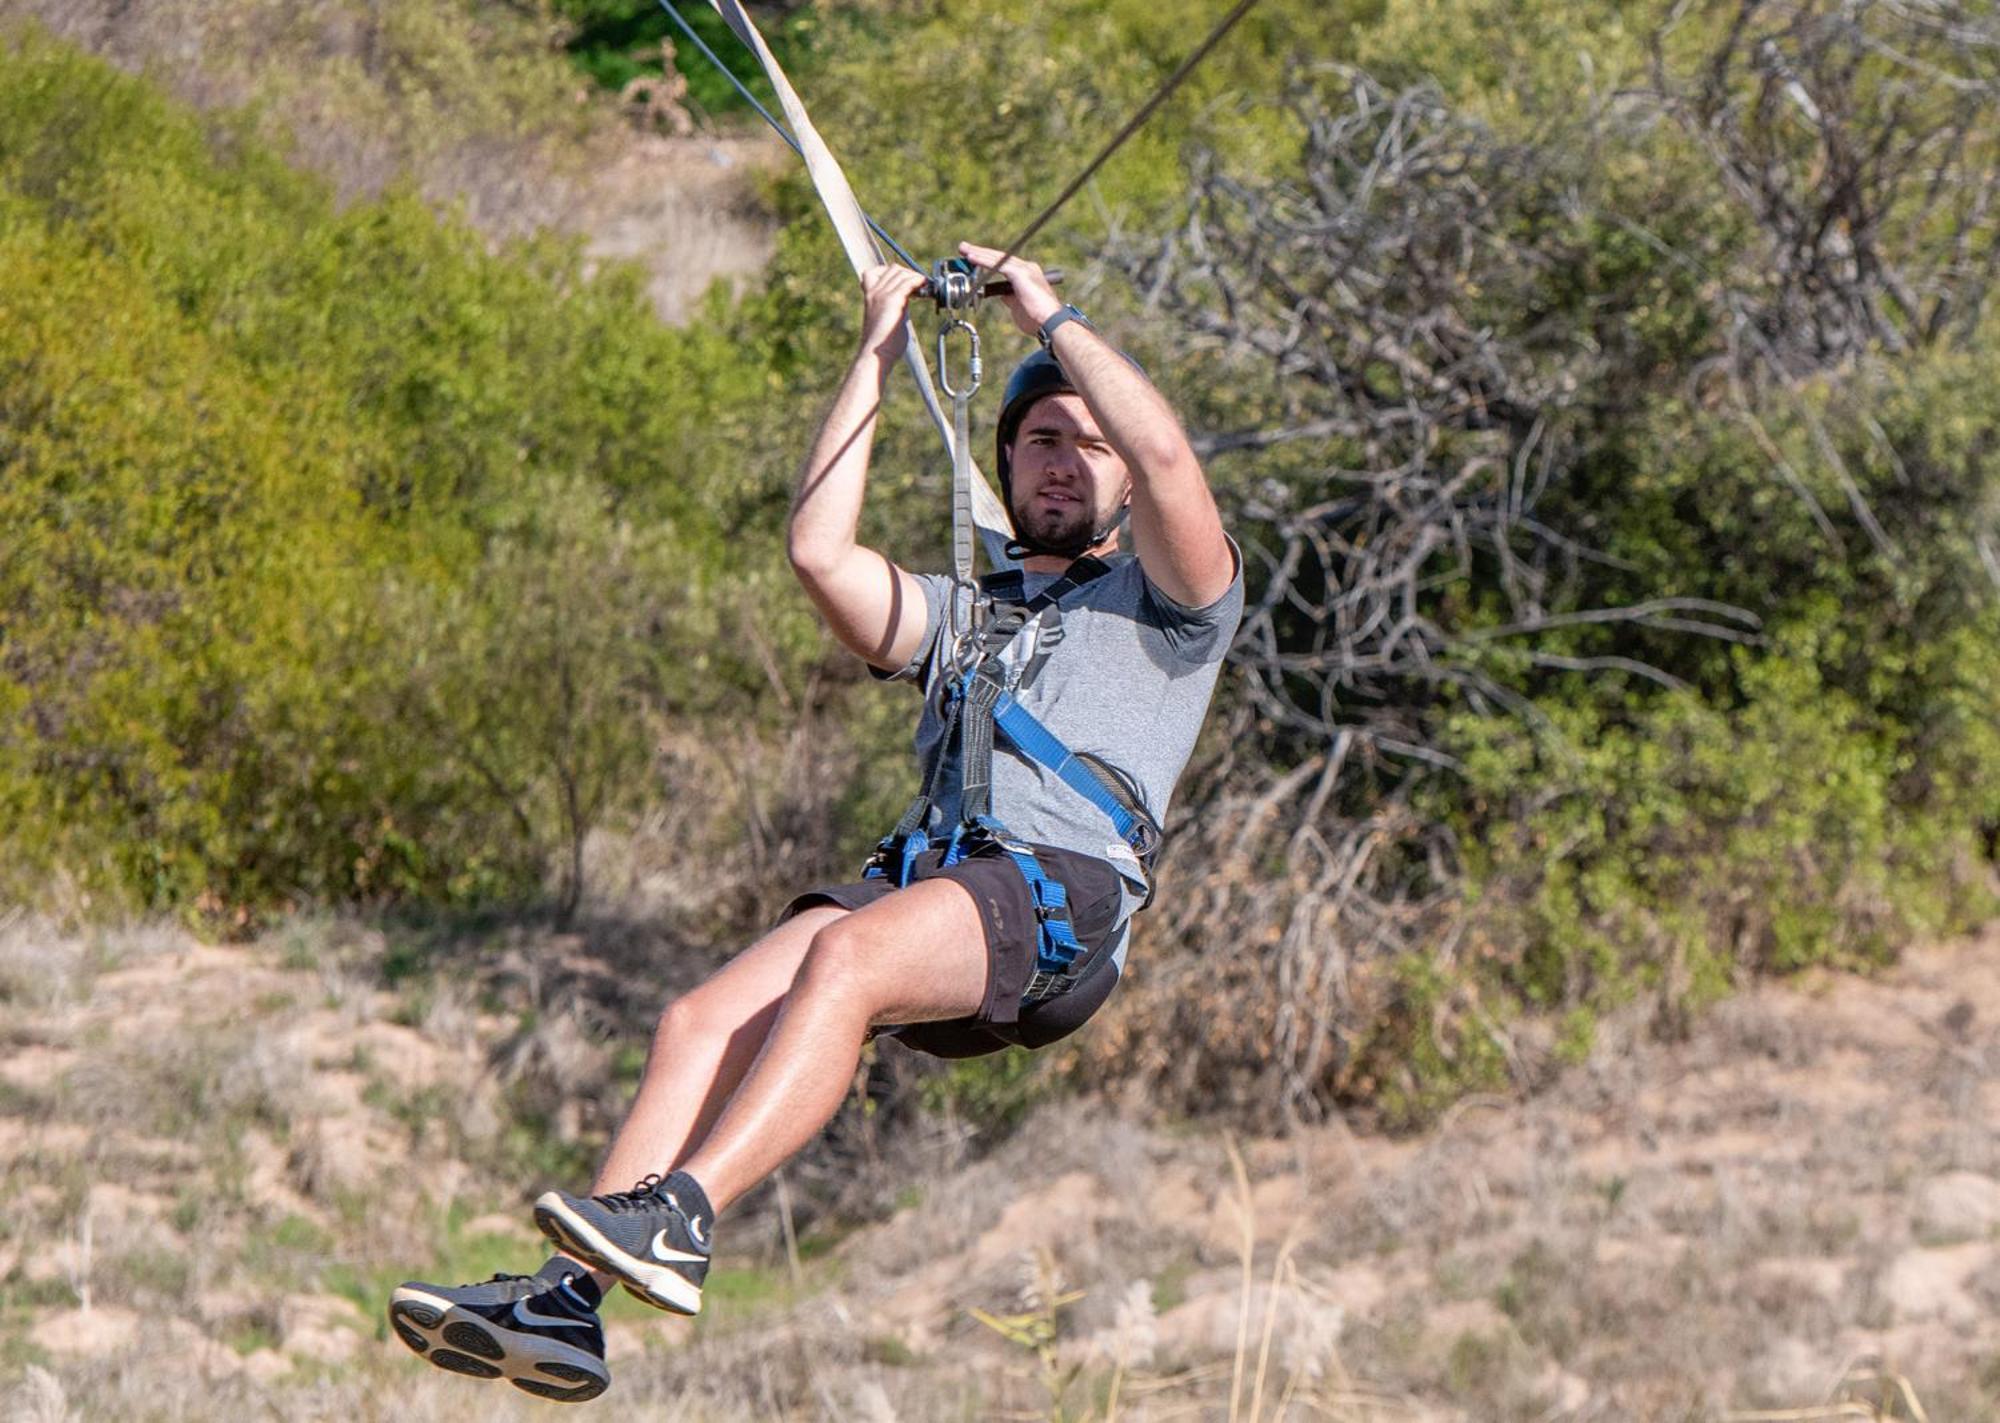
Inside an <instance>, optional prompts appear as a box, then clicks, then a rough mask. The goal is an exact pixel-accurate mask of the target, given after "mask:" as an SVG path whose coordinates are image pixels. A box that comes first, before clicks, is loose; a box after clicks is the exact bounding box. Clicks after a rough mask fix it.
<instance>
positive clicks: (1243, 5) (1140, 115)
mask: <svg viewBox="0 0 2000 1423" xmlns="http://www.w3.org/2000/svg"><path fill="white" fill-rule="evenodd" d="M659 5H660V8H661V9H662V10H665V11H666V12H667V18H669V19H670V20H672V21H673V22H674V24H675V25H676V26H677V27H678V28H679V30H680V32H681V33H682V34H684V35H686V36H687V37H688V39H689V40H690V41H692V42H693V44H694V46H695V48H696V49H698V50H700V51H701V53H702V55H703V56H704V57H705V58H706V59H707V60H708V62H709V63H710V64H712V65H714V66H715V67H716V69H717V70H718V71H720V72H721V74H722V77H723V78H725V79H727V80H728V81H729V82H730V83H731V84H732V85H734V86H735V88H736V92H737V93H738V94H740V95H742V96H743V98H744V100H745V101H746V102H747V103H748V104H749V105H750V107H751V108H753V109H755V110H756V111H757V112H758V113H759V114H761V115H762V116H763V119H764V122H765V123H767V124H769V125H770V126H771V128H772V131H773V132H775V133H776V134H777V135H778V137H779V138H782V139H783V140H784V141H785V143H786V145H787V146H788V147H789V148H790V149H791V150H792V152H793V153H796V154H798V156H799V157H800V158H804V157H805V153H804V151H803V150H802V149H800V147H799V143H798V140H797V139H795V138H793V137H792V135H791V133H790V132H789V131H788V130H787V129H786V128H785V126H784V125H783V124H782V123H780V122H778V120H777V118H776V116H775V115H773V114H772V113H771V111H770V110H769V109H767V108H765V107H764V105H763V104H762V103H760V102H759V101H758V99H757V96H756V95H755V94H752V93H751V92H750V88H749V86H748V85H746V84H745V83H744V82H743V81H742V80H741V79H739V78H737V76H736V71H734V70H733V69H731V68H730V67H729V66H728V65H727V64H724V63H723V62H722V59H721V57H720V56H719V55H717V54H716V52H715V51H714V50H712V49H710V48H709V46H708V43H707V41H705V40H703V39H702V37H701V36H700V35H699V34H697V33H696V32H695V28H694V26H692V25H690V24H689V23H688V22H687V20H686V18H685V17H683V16H682V14H681V12H680V11H679V10H677V9H675V8H674V5H673V0H659ZM1256 5H1257V0H1237V3H1236V5H1235V7H1234V8H1233V9H1231V10H1230V12H1229V13H1228V14H1226V15H1224V16H1223V17H1222V19H1221V20H1219V21H1217V22H1216V26H1215V28H1214V29H1212V30H1210V31H1209V32H1208V38H1207V39H1205V40H1203V41H1202V42H1201V43H1200V44H1199V45H1197V46H1195V48H1194V50H1193V51H1192V52H1190V53H1189V55H1188V57H1187V58H1186V59H1184V60H1182V61H1181V63H1180V67H1179V68H1177V69H1176V70H1174V72H1173V73H1172V74H1170V75H1168V76H1167V78H1166V79H1165V80H1164V81H1163V82H1162V83H1161V84H1160V87H1159V88H1158V89H1155V90H1154V91H1153V96H1152V97H1151V98H1150V99H1148V100H1146V102H1145V103H1144V104H1141V105H1140V106H1139V108H1138V110H1137V112H1135V113H1134V114H1133V115H1132V117H1131V118H1129V119H1127V120H1126V121H1125V126H1124V127H1123V128H1121V129H1119V130H1118V132H1117V133H1115V134H1113V135H1112V136H1111V138H1110V141H1109V142H1107V143H1106V144H1105V145H1104V147H1103V148H1101V149H1099V150H1098V153H1097V156H1096V157H1095V158H1093V159H1091V160H1090V162H1089V164H1088V165H1086V166H1085V168H1084V170H1083V171H1082V172H1081V173H1079V174H1077V175H1076V177H1075V178H1073V179H1071V180H1070V184H1069V186H1068V187H1066V188H1064V189H1063V190H1062V192H1060V193H1059V194H1057V195H1056V199H1055V201H1054V202H1052V203H1050V204H1049V205H1048V206H1047V207H1046V208H1044V209H1042V212H1041V215H1040V216H1039V217H1037V218H1036V219H1035V220H1034V221H1033V222H1031V223H1029V224H1028V225H1027V227H1025V228H1023V229H1022V231H1021V234H1020V235H1019V236H1018V237H1016V238H1015V239H1014V240H1013V241H1012V242H1009V243H1008V244H1007V245H1006V247H1004V248H1003V249H1001V250H1002V253H1003V255H1002V256H1001V258H1000V261H999V262H996V263H994V266H995V267H998V266H999V265H1001V263H1004V262H1005V261H1006V260H1007V259H1008V258H1009V257H1012V256H1014V255H1015V254H1016V253H1017V252H1019V251H1020V250H1021V249H1022V248H1023V247H1025V246H1027V245H1028V243H1030V242H1032V241H1033V240H1034V238H1035V235H1036V234H1037V233H1039V232H1040V231H1041V230H1042V229H1043V228H1044V227H1046V226H1047V225H1048V223H1049V221H1050V220H1051V219H1052V218H1054V217H1055V215H1056V214H1057V213H1059V212H1061V211H1062V209H1063V207H1064V205H1065V204H1067V203H1068V202H1069V200H1070V199H1071V198H1073V197H1075V196H1076V195H1077V193H1078V192H1079V191H1081V190H1082V188H1083V185H1084V184H1085V183H1088V182H1089V181H1090V180H1091V178H1093V177H1094V176H1096V173H1097V170H1098V169H1100V168H1102V167H1103V166H1104V165H1105V164H1106V163H1107V162H1109V161H1110V159H1111V155H1112V154H1114V153H1116V152H1117V151H1118V150H1119V149H1120V148H1122V147H1124V146H1125V141H1126V140H1127V139H1129V138H1131V137H1132V135H1133V134H1135V133H1137V132H1138V131H1139V130H1140V129H1141V128H1143V127H1144V126H1145V124H1146V121H1147V120H1148V119H1150V118H1151V117H1152V116H1153V114H1154V111H1156V110H1157V109H1158V108H1159V107H1160V105H1162V104H1164V103H1165V102H1166V101H1167V100H1168V99H1170V98H1172V97H1173V94H1174V91H1175V90H1177V89H1179V88H1180V87H1181V85H1182V84H1183V83H1185V82H1186V80H1187V77H1188V76H1189V75H1190V74H1192V73H1194V71H1195V68H1196V66H1197V65H1199V64H1200V63H1201V62H1202V61H1203V60H1204V59H1206V58H1208V56H1209V53H1210V51H1212V50H1213V49H1214V48H1215V47H1216V46H1217V45H1219V44H1221V43H1222V41H1223V38H1224V37H1225V36H1227V35H1228V33H1229V32H1230V31H1231V30H1233V29H1235V28H1236V22H1237V21H1239V20H1241V19H1242V18H1243V17H1244V16H1245V15H1247V14H1249V13H1250V11H1251V10H1252V9H1254V8H1255V7H1256ZM862 221H863V222H865V223H867V224H868V230H869V231H871V232H873V233H874V234H875V235H876V236H877V237H879V238H881V239H882V240H883V241H884V242H886V243H888V244H889V247H890V250H892V251H893V252H895V254H896V255H897V256H898V257H900V258H902V260H903V263H904V265H906V266H907V267H909V268H910V269H911V270H912V271H916V272H921V271H923V270H924V269H923V267H921V266H920V265H918V263H917V262H916V261H915V260H913V259H912V258H911V256H910V254H909V253H908V252H905V251H904V250H903V246H902V244H901V243H899V242H898V241H896V239H895V238H893V237H891V236H890V235H889V234H888V233H887V232H885V231H884V230H883V229H882V227H881V226H880V225H879V224H878V223H877V222H876V221H875V219H874V218H872V217H869V216H868V215H867V214H866V213H863V214H862Z"/></svg>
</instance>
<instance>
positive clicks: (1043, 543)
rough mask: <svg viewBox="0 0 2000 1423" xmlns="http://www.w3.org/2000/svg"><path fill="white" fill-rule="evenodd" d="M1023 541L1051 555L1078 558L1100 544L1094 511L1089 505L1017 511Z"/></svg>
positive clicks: (1016, 517)
mask: <svg viewBox="0 0 2000 1423" xmlns="http://www.w3.org/2000/svg"><path fill="white" fill-rule="evenodd" d="M1014 527H1015V528H1016V529H1017V530H1018V531H1019V532H1020V536H1021V538H1020V541H1021V542H1022V543H1026V544H1032V545H1034V546H1035V547H1037V548H1043V549H1047V550H1048V551H1049V552H1051V553H1062V554H1071V555H1075V554H1079V553H1082V552H1083V551H1084V550H1085V549H1087V548H1089V547H1090V546H1091V545H1092V544H1093V543H1095V542H1096V541H1097V532H1098V530H1097V525H1096V523H1095V522H1094V511H1093V510H1092V509H1091V508H1090V506H1089V505H1087V504H1074V505H1068V506H1065V507H1062V508H1055V509H1051V508H1046V507H1044V508H1040V509H1031V510H1029V511H1028V512H1027V513H1026V514H1023V512H1022V511H1021V510H1019V509H1016V510H1015V511H1014Z"/></svg>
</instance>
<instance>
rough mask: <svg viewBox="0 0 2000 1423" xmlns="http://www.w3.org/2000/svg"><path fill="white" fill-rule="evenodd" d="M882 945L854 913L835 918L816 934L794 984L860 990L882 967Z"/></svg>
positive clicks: (817, 989) (797, 985)
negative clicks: (858, 921) (857, 922)
mask: <svg viewBox="0 0 2000 1423" xmlns="http://www.w3.org/2000/svg"><path fill="white" fill-rule="evenodd" d="M883 947H884V946H883V945H882V943H881V942H880V940H879V938H878V937H877V936H876V935H874V934H871V933H869V931H868V928H867V925H866V923H865V922H864V923H861V924H856V923H855V921H854V918H853V916H851V915H850V916H847V917H845V918H841V919H836V920H834V921H833V922H832V923H831V924H826V925H823V926H821V928H820V929H819V931H818V932H817V933H815V934H814V935H813V937H812V943H811V944H809V945H807V947H806V954H805V957H804V958H803V959H802V960H800V962H799V972H798V976H797V977H796V978H795V979H794V980H793V983H792V986H793V987H794V988H795V989H798V988H806V989H810V990H812V991H816V992H823V991H827V990H849V991H853V990H858V989H860V988H862V987H863V986H864V984H865V983H866V981H867V980H868V978H869V977H871V975H872V974H873V973H874V972H875V971H877V970H879V968H880V966H881V958H882V950H883Z"/></svg>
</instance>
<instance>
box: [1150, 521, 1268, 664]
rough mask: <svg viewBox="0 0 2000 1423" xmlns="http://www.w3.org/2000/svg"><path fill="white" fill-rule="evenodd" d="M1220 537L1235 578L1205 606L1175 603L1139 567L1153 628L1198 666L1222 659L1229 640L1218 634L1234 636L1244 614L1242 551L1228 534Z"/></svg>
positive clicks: (1226, 650) (1227, 648)
mask: <svg viewBox="0 0 2000 1423" xmlns="http://www.w3.org/2000/svg"><path fill="white" fill-rule="evenodd" d="M1223 537H1224V538H1225V539H1228V540H1229V560H1230V565H1231V566H1232V567H1233V568H1234V569H1235V576H1234V577H1232V578H1231V579H1230V580H1229V586H1228V587H1227V588H1225V589H1224V590H1223V592H1222V596H1221V597H1220V598H1217V599H1216V600H1215V601H1214V602H1212V603H1210V604H1209V605H1208V606H1207V607H1203V608H1190V607H1189V606H1187V604H1185V603H1176V602H1175V601H1174V600H1173V599H1172V598H1169V597H1168V596H1167V595H1166V594H1165V593H1163V592H1161V591H1160V589H1159V588H1158V587H1157V586H1156V585H1155V584H1154V583H1153V580H1152V579H1150V578H1147V577H1146V576H1145V573H1146V570H1145V566H1144V565H1143V564H1141V565H1140V568H1139V576H1140V580H1141V582H1142V584H1143V585H1144V587H1145V590H1146V591H1145V598H1146V603H1147V605H1148V609H1149V611H1150V612H1151V613H1152V614H1153V617H1154V619H1155V620H1156V626H1157V627H1158V628H1159V630H1160V632H1161V634H1162V635H1163V636H1164V637H1165V638H1166V640H1167V642H1168V644H1169V645H1171V646H1172V647H1173V648H1174V649H1175V651H1176V652H1178V653H1179V654H1180V655H1182V656H1183V657H1186V658H1188V659H1190V660H1191V661H1193V662H1196V663H1198V664H1199V663H1207V662H1219V661H1221V660H1222V657H1223V655H1224V654H1225V653H1227V652H1228V651H1229V638H1228V636H1219V635H1218V634H1219V633H1222V631H1223V630H1224V629H1227V630H1228V631H1229V632H1231V633H1233V632H1234V631H1235V628H1236V622H1237V620H1238V619H1239V618H1240V617H1241V616H1242V613H1243V550H1242V549H1240V548H1238V547H1237V546H1236V540H1235V539H1232V538H1229V535H1227V534H1224V535H1223Z"/></svg>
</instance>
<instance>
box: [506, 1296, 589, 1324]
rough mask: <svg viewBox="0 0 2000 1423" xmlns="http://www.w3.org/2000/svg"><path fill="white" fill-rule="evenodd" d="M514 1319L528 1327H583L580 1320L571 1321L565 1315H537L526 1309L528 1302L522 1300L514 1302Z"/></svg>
mask: <svg viewBox="0 0 2000 1423" xmlns="http://www.w3.org/2000/svg"><path fill="white" fill-rule="evenodd" d="M514 1318H515V1319H516V1320H518V1321H519V1322H520V1323H522V1324H528V1325H535V1324H541V1325H551V1324H552V1325H555V1326H556V1327H557V1328H559V1329H578V1328H581V1327H583V1324H582V1321H581V1320H576V1319H571V1318H569V1317H568V1316H567V1315H561V1314H537V1313H535V1312H534V1311H533V1310H531V1309H529V1308H528V1302H527V1301H526V1300H524V1299H517V1300H515V1301H514Z"/></svg>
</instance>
